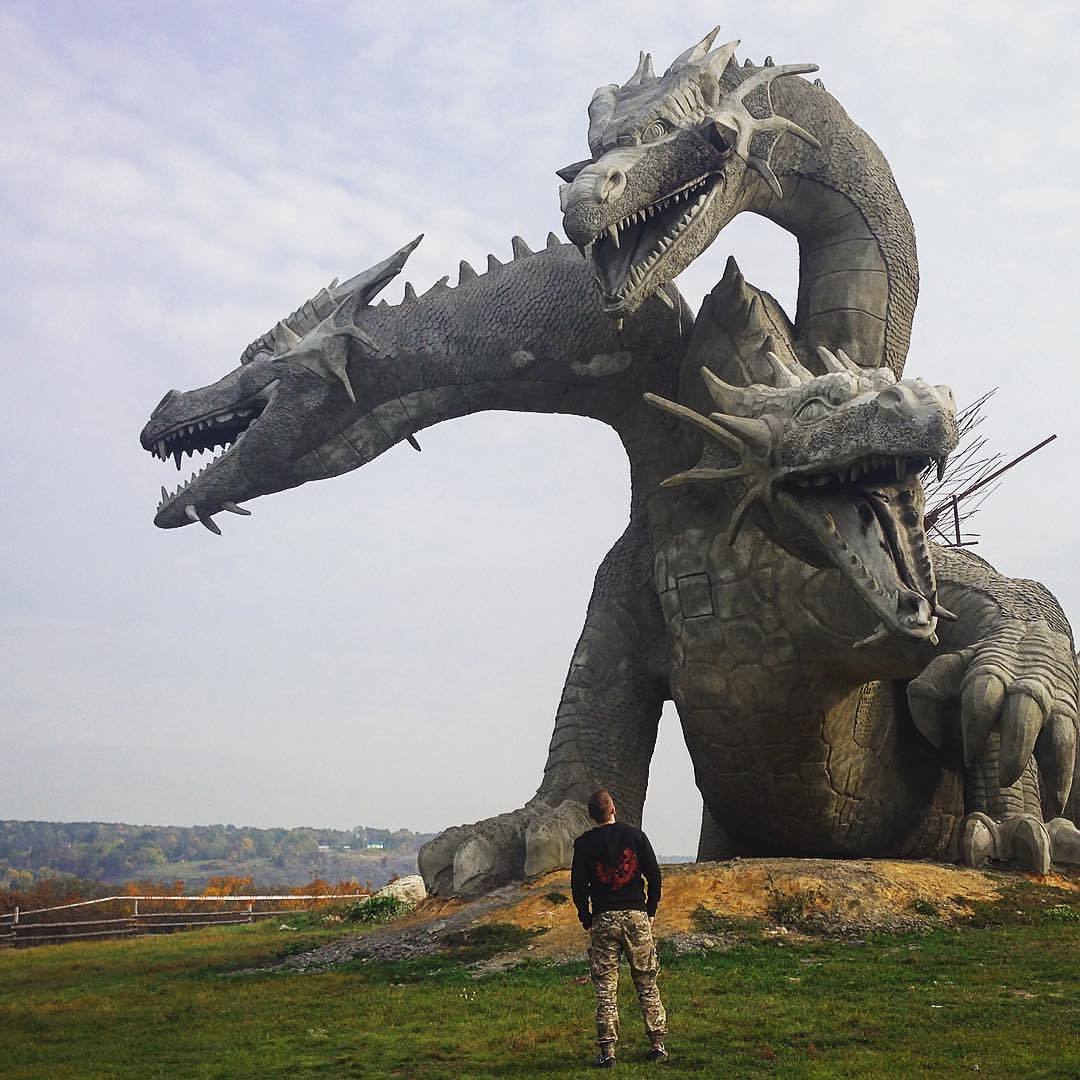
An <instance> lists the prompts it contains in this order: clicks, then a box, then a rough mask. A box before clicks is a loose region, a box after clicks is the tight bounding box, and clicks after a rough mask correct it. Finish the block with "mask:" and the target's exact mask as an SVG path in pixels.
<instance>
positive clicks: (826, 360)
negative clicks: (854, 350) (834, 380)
mask: <svg viewBox="0 0 1080 1080" xmlns="http://www.w3.org/2000/svg"><path fill="white" fill-rule="evenodd" d="M814 351H815V352H816V353H817V354H818V356H820V357H821V362H822V363H823V364H824V365H825V370H826V371H828V372H831V373H832V374H834V375H839V374H841V373H844V372H848V371H850V370H851V368H849V367H848V366H847V364H845V363H844V362H843V360H841V359H840V357H839V356H836V355H835V354H833V353H831V352H830V351H829V350H828V349H826V348H825V346H824V345H818V346H817V348H816V349H815V350H814ZM844 359H845V360H846V359H847V357H846V356H845V357H844ZM848 363H850V361H848Z"/></svg>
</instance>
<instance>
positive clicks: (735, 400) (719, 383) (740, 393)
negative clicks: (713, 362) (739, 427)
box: [701, 367, 753, 413]
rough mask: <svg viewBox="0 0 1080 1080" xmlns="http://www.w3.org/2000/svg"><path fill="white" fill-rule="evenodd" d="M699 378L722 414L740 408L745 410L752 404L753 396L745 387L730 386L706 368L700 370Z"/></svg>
mask: <svg viewBox="0 0 1080 1080" xmlns="http://www.w3.org/2000/svg"><path fill="white" fill-rule="evenodd" d="M701 377H702V378H703V379H704V380H705V388H706V389H707V390H708V391H709V396H710V397H711V398H712V399H713V401H714V402H715V404H716V405H718V406H719V407H720V408H721V409H723V411H724V412H726V413H730V412H737V411H738V410H739V408H740V407H742V408H747V407H749V405H751V404H752V402H753V395H752V394H750V393H749V392H748V391H747V389H746V388H745V387H742V386H732V385H731V383H727V382H724V380H723V379H721V378H720V377H719V376H717V375H714V374H713V373H712V372H711V371H710V370H709V369H708V368H707V367H703V368H702V369H701Z"/></svg>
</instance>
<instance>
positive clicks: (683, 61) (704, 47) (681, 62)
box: [665, 25, 720, 75]
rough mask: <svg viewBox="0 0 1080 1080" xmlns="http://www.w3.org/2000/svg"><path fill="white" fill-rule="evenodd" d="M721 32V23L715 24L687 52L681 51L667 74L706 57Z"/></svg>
mask: <svg viewBox="0 0 1080 1080" xmlns="http://www.w3.org/2000/svg"><path fill="white" fill-rule="evenodd" d="M719 33H720V27H719V25H717V26H714V27H713V28H712V29H711V30H710V31H709V32H708V33H707V34H706V35H705V36H704V37H703V38H702V39H701V40H700V41H699V42H698V43H697V44H696V45H691V46H690V48H689V49H687V50H686V51H685V52H681V53H679V55H678V56H676V57H675V59H674V60H672V61H671V66H670V67H669V68H668V69H667V71H666V72H665V74H667V75H670V74H671V73H672V72H673V71H678V70H679V69H680V68H683V67H686V65H687V64H696V63H699V62H700V61H701V60H704V59H705V54H706V53H707V52H708V51H709V50H710V49H711V48H712V43H713V42H714V41H715V40H716V35H717V34H719Z"/></svg>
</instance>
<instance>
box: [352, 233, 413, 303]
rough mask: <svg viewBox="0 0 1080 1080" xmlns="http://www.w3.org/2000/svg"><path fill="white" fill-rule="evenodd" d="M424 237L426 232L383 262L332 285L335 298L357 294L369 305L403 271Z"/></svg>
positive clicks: (362, 301)
mask: <svg viewBox="0 0 1080 1080" xmlns="http://www.w3.org/2000/svg"><path fill="white" fill-rule="evenodd" d="M423 239H424V234H423V233H421V234H420V235H419V236H418V237H416V239H415V240H410V241H409V242H408V243H407V244H405V245H404V247H400V248H398V250H397V251H395V252H394V254H393V255H391V256H390V258H389V259H383V261H382V262H381V263H376V264H375V265H374V266H372V267H371V268H370V269H368V270H364V271H363V272H362V273H359V274H357V275H356V276H355V277H351V278H349V280H348V281H346V282H345V284H344V285H338V286H337V288H336V289H335V288H333V287H331V293H332V295H333V297H334V299H335V300H340V299H341V298H342V297H343V296H351V295H355V296H356V298H357V300H359V302H360V306H361V307H367V305H368V304H370V303H371V301H372V300H374V299H375V297H376V296H378V295H379V293H380V292H382V290H383V289H384V288H386V286H387V285H388V284H389V283H390V282H391V281H393V279H394V278H396V277H397V276H398V274H400V273H401V271H402V268H403V267H404V266H405V263H406V262H407V261H408V258H409V256H410V255H411V254H412V253H413V252H414V251H415V250H416V246H417V245H418V244H419V243H420V241H421V240H423Z"/></svg>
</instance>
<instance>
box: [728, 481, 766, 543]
mask: <svg viewBox="0 0 1080 1080" xmlns="http://www.w3.org/2000/svg"><path fill="white" fill-rule="evenodd" d="M762 501H763V500H762V498H761V492H760V491H759V490H758V488H757V487H756V486H755V487H752V488H751V489H750V490H749V491H748V492H747V493H746V494H745V495H744V496H743V497H742V498H741V499H740V500H739V505H738V506H736V507H735V509H734V510H733V511H732V514H731V523H730V524H729V525H728V544H730V545H731V547H734V546H735V541H736V540H738V539H739V533H741V532H742V527H743V525H745V524H746V515H747V514H749V513H750V511H751V510H752V509H753V506H754V503H757V502H762Z"/></svg>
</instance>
